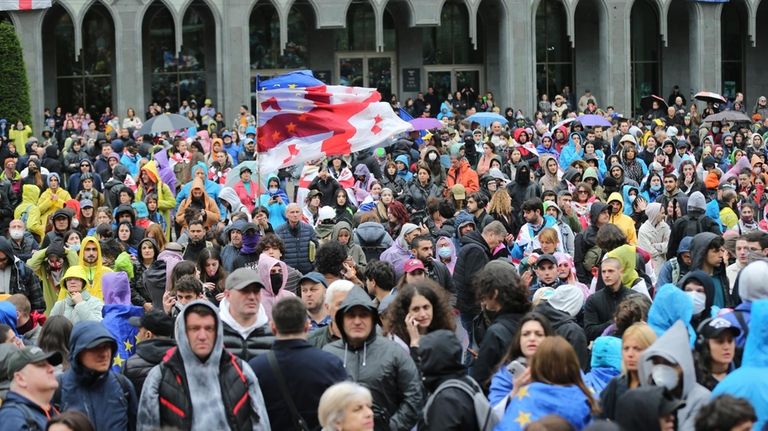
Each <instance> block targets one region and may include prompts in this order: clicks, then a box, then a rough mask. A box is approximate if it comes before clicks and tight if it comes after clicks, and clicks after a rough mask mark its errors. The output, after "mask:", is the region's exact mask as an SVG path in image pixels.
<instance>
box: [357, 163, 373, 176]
mask: <svg viewBox="0 0 768 431" xmlns="http://www.w3.org/2000/svg"><path fill="white" fill-rule="evenodd" d="M370 173H371V171H370V170H368V166H366V165H365V163H360V164H359V165H357V167H355V174H354V175H355V176H356V177H362V176H365V177H366V178H367V177H368V175H370Z"/></svg>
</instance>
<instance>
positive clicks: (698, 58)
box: [688, 3, 723, 93]
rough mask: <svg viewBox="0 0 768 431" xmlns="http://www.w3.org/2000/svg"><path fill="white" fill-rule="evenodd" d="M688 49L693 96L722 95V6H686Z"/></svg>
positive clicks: (698, 4) (706, 4)
mask: <svg viewBox="0 0 768 431" xmlns="http://www.w3.org/2000/svg"><path fill="white" fill-rule="evenodd" d="M689 7H690V9H689V14H688V17H689V20H690V21H689V26H690V32H689V41H690V42H689V46H690V75H691V88H693V92H694V93H696V92H699V91H714V92H715V93H720V92H721V91H722V88H721V86H722V64H721V58H722V55H721V52H720V51H721V43H720V25H721V23H720V14H721V12H722V10H723V5H722V3H690V6H689Z"/></svg>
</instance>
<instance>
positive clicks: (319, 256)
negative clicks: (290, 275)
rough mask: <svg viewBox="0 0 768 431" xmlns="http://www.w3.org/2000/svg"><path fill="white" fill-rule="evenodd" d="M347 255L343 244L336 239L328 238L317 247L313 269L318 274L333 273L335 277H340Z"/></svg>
mask: <svg viewBox="0 0 768 431" xmlns="http://www.w3.org/2000/svg"><path fill="white" fill-rule="evenodd" d="M347 255H348V252H347V247H346V246H345V245H343V244H342V243H340V242H338V241H336V240H330V241H328V242H326V243H325V244H323V245H321V246H320V247H319V248H318V249H317V253H315V270H316V271H317V272H319V273H320V274H333V275H335V276H336V277H341V271H342V270H343V269H344V261H345V260H346V259H347Z"/></svg>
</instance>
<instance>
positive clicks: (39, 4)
mask: <svg viewBox="0 0 768 431" xmlns="http://www.w3.org/2000/svg"><path fill="white" fill-rule="evenodd" d="M49 7H51V0H0V10H32V9H47V8H49Z"/></svg>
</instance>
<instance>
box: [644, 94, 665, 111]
mask: <svg viewBox="0 0 768 431" xmlns="http://www.w3.org/2000/svg"><path fill="white" fill-rule="evenodd" d="M654 101H656V102H659V109H667V102H666V101H665V100H664V98H663V97H659V96H657V95H655V94H651V95H650V96H645V97H643V98H642V99H640V107H641V108H643V112H648V111H650V110H651V109H652V107H653V102H654Z"/></svg>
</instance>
